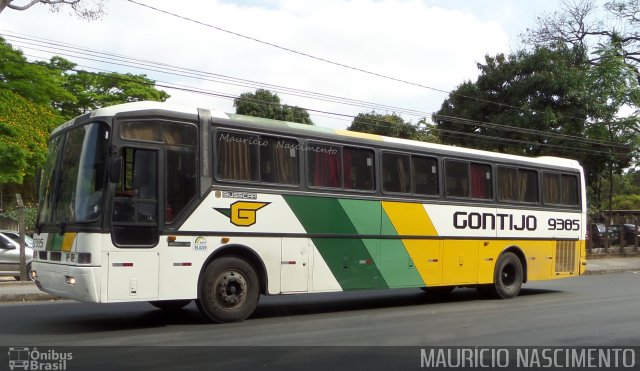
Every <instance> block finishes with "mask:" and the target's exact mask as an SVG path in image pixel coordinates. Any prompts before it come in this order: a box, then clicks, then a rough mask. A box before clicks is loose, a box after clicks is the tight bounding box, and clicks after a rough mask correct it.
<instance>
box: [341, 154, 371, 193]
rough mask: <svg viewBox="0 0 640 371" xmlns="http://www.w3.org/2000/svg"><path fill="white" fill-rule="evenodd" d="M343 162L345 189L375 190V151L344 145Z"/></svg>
mask: <svg viewBox="0 0 640 371" xmlns="http://www.w3.org/2000/svg"><path fill="white" fill-rule="evenodd" d="M342 162H343V167H342V168H343V171H344V188H345V189H358V190H363V191H372V190H373V188H374V181H373V151H371V150H368V149H361V148H351V147H344V148H343V150H342Z"/></svg>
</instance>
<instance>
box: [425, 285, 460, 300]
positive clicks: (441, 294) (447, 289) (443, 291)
mask: <svg viewBox="0 0 640 371" xmlns="http://www.w3.org/2000/svg"><path fill="white" fill-rule="evenodd" d="M455 288H456V287H455V286H434V287H421V288H420V289H421V290H422V291H424V292H425V293H426V294H427V295H429V296H433V297H436V298H446V297H447V296H449V295H450V294H451V292H452V291H453V289H455Z"/></svg>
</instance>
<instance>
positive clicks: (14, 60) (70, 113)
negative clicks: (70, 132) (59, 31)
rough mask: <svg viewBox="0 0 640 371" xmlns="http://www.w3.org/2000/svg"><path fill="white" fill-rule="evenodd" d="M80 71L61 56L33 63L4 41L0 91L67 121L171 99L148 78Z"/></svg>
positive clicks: (1, 44) (0, 56)
mask: <svg viewBox="0 0 640 371" xmlns="http://www.w3.org/2000/svg"><path fill="white" fill-rule="evenodd" d="M76 67H77V65H76V64H75V63H73V62H71V61H68V60H66V59H64V58H62V57H59V56H53V57H52V58H51V59H50V60H49V61H46V62H42V61H41V62H29V61H27V59H26V58H25V57H24V55H23V54H22V52H21V51H20V50H17V49H14V48H13V47H12V46H11V45H10V44H8V43H7V42H5V41H4V40H3V39H2V38H0V89H7V90H11V91H13V92H16V93H17V94H19V95H21V96H23V97H25V98H27V99H29V100H30V101H31V102H33V103H35V104H39V105H45V106H50V107H52V108H54V109H56V110H58V111H59V112H60V113H61V115H62V116H63V117H64V118H66V119H69V118H72V117H75V116H78V115H81V114H83V113H86V112H88V111H90V110H93V109H96V108H100V107H104V106H109V105H113V104H118V103H126V102H135V101H141V100H155V101H165V100H167V99H168V98H169V94H167V93H166V92H164V91H162V90H158V89H156V88H155V82H154V81H153V80H151V79H149V78H147V77H146V76H145V75H133V74H120V73H116V72H100V73H92V72H87V71H83V70H78V69H77V68H76Z"/></svg>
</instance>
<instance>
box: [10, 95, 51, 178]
mask: <svg viewBox="0 0 640 371" xmlns="http://www.w3.org/2000/svg"><path fill="white" fill-rule="evenodd" d="M60 122H61V118H60V116H59V115H58V114H57V113H56V112H55V111H54V110H53V109H51V108H48V107H45V106H42V105H38V104H34V103H33V102H30V101H29V100H27V99H25V98H23V97H22V96H20V95H18V94H17V93H14V92H12V91H10V90H7V89H0V184H6V183H17V184H20V183H22V181H23V178H24V176H25V175H29V176H33V175H34V173H35V170H36V168H37V167H38V166H39V165H41V164H42V163H43V162H44V158H45V156H46V153H47V139H48V137H49V133H50V132H51V130H52V129H53V128H54V127H55V126H57V125H59V124H60Z"/></svg>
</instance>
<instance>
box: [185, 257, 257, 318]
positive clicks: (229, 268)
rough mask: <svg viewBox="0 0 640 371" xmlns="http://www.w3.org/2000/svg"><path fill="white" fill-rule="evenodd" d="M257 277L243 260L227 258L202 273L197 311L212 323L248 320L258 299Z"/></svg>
mask: <svg viewBox="0 0 640 371" xmlns="http://www.w3.org/2000/svg"><path fill="white" fill-rule="evenodd" d="M258 284H259V281H258V275H257V274H256V271H255V269H254V268H253V266H251V264H249V263H247V262H246V261H245V260H243V259H241V258H238V257H233V256H228V257H223V258H219V259H216V260H214V261H213V262H211V263H210V264H209V265H208V266H207V268H206V269H205V270H204V273H203V276H202V279H201V281H200V287H199V289H198V308H199V309H200V310H201V311H202V313H203V314H204V315H206V316H207V317H209V318H210V319H211V320H212V321H215V322H218V323H226V322H239V321H242V320H244V319H246V318H247V317H249V316H250V315H251V314H252V313H253V311H254V310H255V309H256V306H257V305H258V298H259V297H260V291H259V286H258Z"/></svg>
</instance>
